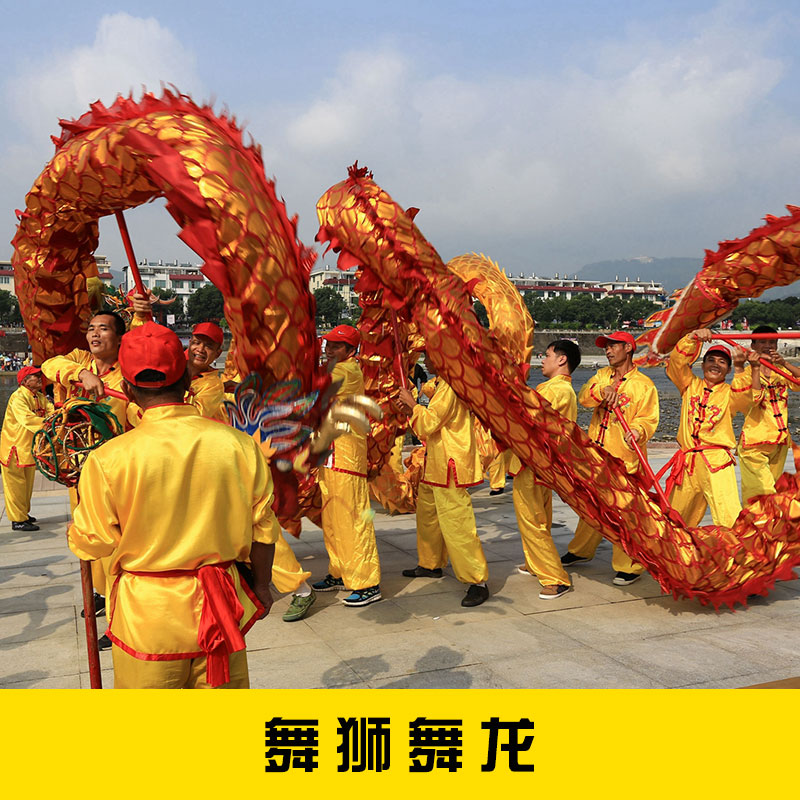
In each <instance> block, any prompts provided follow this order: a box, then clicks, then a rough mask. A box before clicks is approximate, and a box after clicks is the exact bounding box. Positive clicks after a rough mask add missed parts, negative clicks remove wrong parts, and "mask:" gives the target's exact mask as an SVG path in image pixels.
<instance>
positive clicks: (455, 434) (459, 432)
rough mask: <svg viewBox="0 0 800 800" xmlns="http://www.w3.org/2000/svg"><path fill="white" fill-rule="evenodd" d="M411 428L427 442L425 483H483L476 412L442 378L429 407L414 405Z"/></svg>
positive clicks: (431, 484) (423, 480)
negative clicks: (473, 415) (476, 429)
mask: <svg viewBox="0 0 800 800" xmlns="http://www.w3.org/2000/svg"><path fill="white" fill-rule="evenodd" d="M426 387H427V384H426ZM426 394H427V392H426ZM411 429H412V430H413V431H414V433H415V434H416V435H417V437H418V438H419V439H421V440H422V441H423V442H425V467H424V471H423V473H422V482H423V483H427V484H429V485H430V486H451V485H455V486H462V487H463V486H477V485H478V484H479V483H483V469H482V468H481V459H480V456H479V455H478V447H477V442H476V440H475V422H474V420H473V417H472V414H471V413H470V410H469V408H468V407H467V406H466V405H464V403H462V402H461V400H459V399H458V397H457V396H456V393H455V392H454V391H453V390H452V388H451V387H450V386H449V385H448V384H447V383H445V382H444V380H443V379H442V378H438V377H437V378H436V379H435V385H434V391H433V396H432V397H431V401H430V403H429V404H428V405H427V407H426V406H421V405H416V406H414V412H413V414H412V415H411Z"/></svg>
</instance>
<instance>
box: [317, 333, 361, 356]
mask: <svg viewBox="0 0 800 800" xmlns="http://www.w3.org/2000/svg"><path fill="white" fill-rule="evenodd" d="M323 338H324V339H325V358H327V359H328V361H334V362H336V363H338V362H340V361H344V360H345V359H346V358H350V356H352V355H353V354H354V353H355V352H356V348H357V347H358V343H359V342H360V341H361V336H360V334H359V333H358V331H357V330H356V329H355V328H354V327H353V326H352V325H337V326H336V327H335V328H334V329H333V330H332V331H331V332H330V333H326V334H325V336H324V337H323Z"/></svg>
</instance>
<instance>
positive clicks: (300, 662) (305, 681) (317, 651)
mask: <svg viewBox="0 0 800 800" xmlns="http://www.w3.org/2000/svg"><path fill="white" fill-rule="evenodd" d="M247 662H248V665H249V669H250V685H251V687H252V688H254V689H257V688H262V689H301V688H302V689H335V688H338V687H339V686H345V685H347V684H352V683H361V682H362V681H361V678H360V677H359V676H358V674H357V673H356V672H355V671H354V670H353V669H352V668H351V667H349V666H348V665H347V664H346V663H345V662H344V660H343V659H342V658H341V657H340V656H339V655H337V653H335V652H334V651H333V650H332V649H331V647H330V646H329V645H328V644H326V643H325V642H321V641H316V642H313V643H311V644H301V645H293V646H290V647H278V648H275V649H272V650H259V651H256V652H254V653H252V654H248V657H247Z"/></svg>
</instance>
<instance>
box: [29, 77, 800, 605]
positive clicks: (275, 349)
mask: <svg viewBox="0 0 800 800" xmlns="http://www.w3.org/2000/svg"><path fill="white" fill-rule="evenodd" d="M61 126H62V133H61V136H60V137H58V138H57V139H54V141H55V144H56V153H55V155H54V157H53V158H52V159H51V161H50V162H49V163H48V164H47V165H46V167H45V169H44V170H43V171H42V173H41V174H40V176H39V177H38V178H37V180H36V182H35V183H34V186H33V188H32V189H31V191H30V192H29V194H28V196H27V199H26V207H25V209H24V210H23V211H21V212H19V228H18V231H17V234H16V236H15V238H14V246H15V252H14V257H13V260H14V269H15V278H16V283H17V287H18V288H17V291H18V294H19V296H20V307H21V311H22V315H23V318H24V320H25V325H26V328H27V331H28V336H29V338H30V341H31V345H32V347H33V354H34V360H35V362H36V363H40V362H41V360H42V359H44V358H46V357H49V356H51V355H54V354H56V353H63V352H66V351H68V350H70V349H72V348H73V347H75V346H79V345H80V344H82V330H83V328H84V326H85V324H86V321H87V319H88V316H89V313H90V311H89V299H88V293H87V281H88V278H89V277H90V276H91V275H92V270H93V265H94V258H93V254H94V251H95V248H96V247H97V243H98V227H97V220H98V218H99V217H101V216H104V215H107V214H111V213H114V212H116V211H120V210H124V209H127V208H131V207H134V206H137V205H140V204H142V203H145V202H148V201H150V200H152V199H154V198H156V197H165V198H166V200H167V208H168V210H169V211H170V213H171V214H172V216H173V217H174V218H175V219H176V221H177V222H178V224H179V225H180V227H181V233H180V238H181V239H182V240H183V241H184V242H186V243H187V244H188V245H189V246H190V247H191V248H192V249H193V250H194V251H195V252H196V253H197V254H198V255H199V256H200V257H201V258H202V259H203V261H204V264H203V268H202V269H203V272H204V273H205V274H206V275H207V276H208V278H209V279H210V280H211V281H212V282H213V283H214V284H215V285H216V286H217V287H219V289H220V290H221V291H222V294H223V296H224V298H225V317H226V319H227V321H228V324H229V326H230V328H231V330H232V332H233V336H234V341H235V344H236V349H235V356H234V357H235V360H236V365H235V366H236V369H237V371H238V372H239V373H240V374H242V375H247V374H250V373H255V374H257V375H259V376H260V377H261V379H262V380H263V381H264V385H269V384H271V383H276V382H280V381H286V380H295V381H297V382H298V386H299V389H300V391H302V392H303V393H312V392H316V393H317V394H318V396H319V398H320V400H319V402H317V403H315V404H314V406H313V407H312V408H311V410H310V411H309V412H308V415H307V418H306V419H305V420H304V422H306V423H307V424H308V425H310V426H311V427H315V426H316V425H317V424H318V423H319V421H320V419H321V417H322V415H323V413H324V411H325V407H324V397H325V394H326V393H325V389H326V388H327V386H328V377H327V375H326V373H325V371H324V370H323V369H322V368H321V367H320V366H319V361H318V354H319V344H318V341H317V337H316V332H315V325H314V302H313V298H312V296H311V294H310V292H309V289H308V275H309V271H310V268H311V264H312V262H313V257H312V254H311V252H310V251H308V250H307V249H306V248H304V247H303V246H302V245H301V244H300V243H299V241H298V239H297V235H296V224H295V220H290V219H289V217H288V215H287V214H286V210H285V208H284V205H283V203H282V202H281V201H280V200H279V199H278V197H277V194H276V192H275V187H274V184H273V183H272V182H271V181H269V180H267V179H266V177H265V174H264V168H263V164H262V161H261V157H260V152H259V149H258V148H257V146H255V145H254V144H250V145H245V144H244V142H243V141H242V134H241V131H240V130H239V129H238V128H237V126H236V125H235V122H234V121H233V120H232V119H229V118H227V117H225V116H221V117H220V116H217V115H215V114H214V113H213V112H212V110H211V109H210V108H209V107H202V106H198V105H196V104H195V103H193V102H192V101H191V100H190V99H189V98H188V97H185V96H183V95H180V94H177V93H174V92H169V91H165V92H164V93H163V95H162V96H161V97H155V96H154V95H150V94H147V95H145V96H144V97H143V98H142V99H141V100H140V101H138V102H136V101H134V100H133V99H131V98H122V97H120V98H118V99H117V101H116V102H115V103H114V104H113V105H112V106H110V107H108V108H106V107H104V106H103V105H101V104H100V103H95V104H94V105H92V106H91V109H90V111H89V112H88V113H87V114H85V115H84V116H82V117H81V118H80V119H77V120H73V121H69V122H62V124H61ZM790 211H791V215H790V217H788V218H782V219H780V220H770V221H769V222H768V225H767V226H766V228H765V229H761V230H760V231H757V232H754V233H753V234H752V235H751V236H750V237H748V238H747V239H745V240H743V241H742V242H736V243H728V245H727V246H723V248H721V250H720V252H719V253H718V254H716V258H715V257H713V256H710V257H709V260H707V266H706V267H705V269H704V272H701V276H703V275H704V273H705V277H703V278H702V279H700V276H698V281H697V283H696V285H695V287H694V288H693V289H691V290H690V289H687V290H686V292H684V295H683V298H682V300H681V302H680V303H679V304H678V307H676V313H675V314H674V316H673V318H671V319H670V321H668V322H667V323H665V324H664V326H663V327H662V328H661V329H660V330H659V333H658V337H657V339H656V341H655V342H654V346H655V347H656V348H658V349H659V350H662V351H664V350H668V349H669V348H670V347H671V346H672V345H674V342H675V341H677V339H678V338H679V336H680V335H682V334H683V333H685V332H687V331H688V330H691V329H693V328H695V327H698V326H699V325H700V324H708V323H709V322H711V321H713V320H714V319H716V318H718V317H719V316H722V315H723V314H724V313H726V311H727V310H729V309H730V307H731V304H735V302H736V299H737V298H738V297H741V296H743V294H744V293H746V294H747V295H748V296H753V295H755V294H756V293H757V290H758V289H760V290H761V291H763V289H764V288H767V286H768V285H773V284H775V283H787V282H789V281H790V280H794V279H795V278H796V277H797V274H798V272H800V260H798V254H799V253H800V249H799V248H800V212H798V210H796V209H791V210H790ZM317 212H318V216H319V221H320V232H319V234H318V239H319V240H320V241H325V242H328V243H329V245H330V246H331V247H333V248H334V250H336V251H337V252H339V254H340V255H339V265H340V266H341V267H343V268H352V267H354V266H357V267H358V268H359V270H360V274H359V279H358V288H359V291H360V293H361V297H362V298H374V310H373V311H372V312H370V311H368V309H365V310H366V311H367V319H370V320H371V321H370V322H369V325H367V324H364V325H362V332H363V335H364V338H365V341H367V343H368V345H371V344H374V345H375V346H376V347H377V348H378V349H379V350H381V353H380V357H379V358H378V359H377V361H380V362H381V363H380V364H377V362H376V365H377V368H378V373H380V370H385V369H386V368H387V364H388V363H389V362H391V361H394V360H395V359H396V356H397V352H396V350H397V348H396V345H392V344H391V342H390V341H389V336H388V334H389V327H388V326H387V324H386V320H387V319H388V317H387V313H388V315H389V316H394V317H396V318H397V320H398V325H397V327H398V328H400V330H401V332H402V335H403V336H405V335H406V334H407V333H408V332H410V331H412V330H414V331H415V332H416V333H418V334H419V335H421V336H422V338H423V339H424V341H425V345H426V349H427V352H428V354H429V358H430V359H431V361H432V363H433V364H434V366H435V367H436V369H437V371H438V372H439V373H440V374H441V375H442V376H443V377H444V378H445V379H446V380H447V382H448V383H449V384H450V385H451V386H452V387H453V389H454V390H455V392H456V393H457V394H458V396H459V397H460V398H461V399H462V400H464V401H465V402H466V403H467V404H468V405H469V406H470V408H471V409H472V411H473V412H474V413H475V415H476V416H477V417H478V418H479V419H480V420H481V422H482V423H483V424H484V425H485V426H486V427H487V428H488V429H489V430H491V432H492V435H493V437H494V439H495V440H496V441H497V442H499V443H500V445H501V446H502V447H504V448H509V449H511V450H512V451H513V452H514V453H515V454H516V455H517V456H518V457H519V458H520V460H521V461H522V462H523V463H524V464H527V465H529V466H531V467H533V468H534V469H535V470H536V473H537V476H538V477H539V479H540V480H542V482H544V483H545V484H546V485H547V486H549V487H551V488H552V489H554V490H555V491H557V492H558V493H559V495H560V496H561V497H562V498H563V499H564V500H565V501H566V502H567V503H569V505H570V506H571V507H572V508H573V509H574V510H575V511H576V512H577V513H579V514H580V515H581V516H582V517H584V518H585V519H586V520H588V521H590V522H591V523H592V524H593V525H594V526H596V527H597V528H598V529H599V530H600V531H602V533H603V535H604V536H605V537H606V538H607V539H609V540H610V541H612V542H615V543H619V544H620V545H621V546H622V547H623V549H624V550H625V551H626V552H627V553H628V554H629V555H630V556H631V557H632V558H634V559H635V560H636V561H638V562H640V563H643V564H644V565H645V566H646V567H647V569H648V570H649V572H650V573H651V574H652V575H653V577H654V578H655V579H656V580H658V581H659V583H660V584H661V587H662V588H663V589H664V590H665V591H667V592H671V593H673V594H674V595H675V596H684V597H689V598H692V597H694V598H697V599H699V600H700V601H701V602H703V603H711V604H713V605H714V606H715V607H719V606H721V605H723V604H728V605H733V604H734V603H735V602H737V601H738V602H742V603H744V602H745V601H746V598H747V596H748V595H752V594H759V593H766V592H767V591H768V590H769V589H770V588H771V587H772V585H773V584H774V582H775V581H776V580H781V579H789V578H791V577H792V576H793V573H792V568H793V566H795V565H797V564H798V563H800V482H799V481H798V478H797V476H796V475H790V474H786V475H784V476H782V478H781V479H780V481H779V482H778V491H777V493H776V494H774V495H769V496H766V497H760V498H756V499H755V500H754V501H753V502H751V503H750V504H749V505H748V506H747V507H746V508H745V509H744V510H743V511H742V513H741V514H740V515H739V518H738V519H737V521H736V523H735V525H734V526H733V527H732V528H730V529H726V528H720V527H717V526H706V527H700V528H692V529H690V528H686V527H685V526H684V525H682V524H681V523H680V521H679V520H676V519H675V518H674V517H673V515H671V514H670V513H669V512H668V511H665V510H663V509H662V508H661V507H660V506H659V504H658V503H657V502H656V500H655V499H654V497H653V496H652V495H651V494H650V492H649V491H648V486H647V484H646V481H645V479H644V478H640V477H639V476H638V475H629V474H628V473H627V472H626V470H625V467H624V465H623V464H622V462H618V461H616V460H615V459H613V458H610V457H609V456H608V454H607V453H605V452H604V451H602V450H601V449H599V448H598V447H597V446H596V445H594V444H593V443H592V442H591V441H590V440H589V438H588V437H587V436H586V434H584V432H583V431H582V430H581V429H580V428H579V427H578V426H577V425H576V424H574V423H572V422H570V421H568V420H566V419H564V418H563V417H562V416H560V415H559V414H557V413H556V412H555V411H553V409H552V408H551V407H550V405H549V404H548V403H547V401H546V400H544V399H543V398H542V397H541V396H540V395H538V394H537V393H536V392H535V391H533V390H532V389H530V388H529V387H528V386H527V385H526V382H525V377H524V375H523V374H522V371H521V370H520V360H519V358H518V357H516V356H514V355H512V354H511V353H510V352H509V349H508V347H507V346H506V345H505V344H504V343H503V342H502V340H501V339H500V337H499V336H498V335H497V333H496V332H494V333H493V332H489V331H487V330H485V329H484V328H482V327H481V325H480V324H479V322H478V320H477V317H476V316H475V313H474V311H473V307H472V296H471V287H470V285H469V281H467V282H465V281H464V280H462V278H460V277H459V276H458V275H457V274H456V273H455V272H454V271H453V270H452V269H450V268H448V265H446V264H445V263H444V262H442V260H441V259H440V257H439V255H438V254H437V252H436V251H435V250H434V248H433V247H432V246H431V245H430V243H429V242H428V241H427V240H426V239H425V238H424V236H423V235H422V234H421V233H420V231H419V230H418V228H417V227H416V225H415V224H414V219H413V217H414V210H409V211H405V210H404V209H402V208H401V207H400V206H399V205H398V204H397V203H395V202H394V201H393V200H392V198H391V197H390V196H389V195H388V194H387V193H386V192H385V191H384V190H383V189H381V188H380V187H379V186H378V185H377V184H376V183H375V182H374V181H373V180H372V176H371V175H370V174H369V173H367V171H366V170H363V169H362V170H358V169H352V170H351V171H350V174H349V176H348V177H347V179H346V180H344V181H343V182H342V183H339V184H337V185H336V186H334V187H332V188H331V189H329V190H328V191H327V192H325V194H324V195H323V196H322V198H321V199H320V200H319V203H318V206H317ZM715 275H722V277H723V279H722V281H721V282H715V281H714V276H715ZM731 275H738V276H740V280H739V285H738V288H733V289H731V287H730V276H731ZM742 277H743V278H744V279H741V278H742ZM472 288H474V287H472ZM737 292H738V293H737ZM690 304H691V305H690ZM365 305H367V307H368V306H369V303H365ZM370 315H372V316H371V317H370ZM392 324H394V323H392ZM378 329H380V330H378ZM370 330H371V331H373V332H375V341H374V342H370V340H369V332H370ZM366 349H367V350H368V351H369V346H368V347H367V348H366ZM400 349H402V350H407V349H408V339H407V338H406V340H405V341H401V346H400ZM402 355H407V353H406V352H404V353H403V354H402ZM407 366H408V364H407V363H404V364H403V366H402V368H403V369H406V368H407ZM367 371H368V370H367ZM378 380H379V381H380V380H381V376H380V374H379V375H378ZM386 380H387V381H389V378H388V377H387V378H386ZM387 390H388V391H389V392H390V391H391V390H390V389H389V387H388V384H387ZM396 430H397V428H396V427H394V426H393V424H392V420H391V419H389V420H388V421H387V424H386V426H385V431H386V433H385V434H383V435H382V436H379V437H374V438H375V444H374V447H376V448H377V449H378V451H379V453H380V457H374V458H373V459H372V464H373V465H374V467H375V468H378V467H379V466H380V460H381V458H384V457H385V456H386V455H388V452H389V449H387V444H388V443H389V441H390V439H393V438H394V433H395V432H396ZM373 433H374V431H373ZM378 440H380V441H378ZM281 490H282V491H281ZM297 494H298V493H297V489H296V484H292V483H291V482H290V481H288V480H285V481H284V483H283V484H282V485H280V486H279V491H278V495H279V496H283V499H284V503H286V506H287V508H286V509H285V511H286V513H287V514H289V515H290V516H291V515H295V516H296V515H297V513H298V509H297V507H296V506H295V507H294V508H292V503H290V502H286V499H287V498H288V497H290V496H291V497H293V498H296V497H297ZM300 510H301V511H302V508H301V509H300Z"/></svg>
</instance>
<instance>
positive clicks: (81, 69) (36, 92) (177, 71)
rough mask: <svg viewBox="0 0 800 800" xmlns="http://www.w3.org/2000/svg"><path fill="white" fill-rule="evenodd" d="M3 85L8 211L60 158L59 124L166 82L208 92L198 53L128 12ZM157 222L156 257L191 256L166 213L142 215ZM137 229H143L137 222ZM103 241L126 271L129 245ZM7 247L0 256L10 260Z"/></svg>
mask: <svg viewBox="0 0 800 800" xmlns="http://www.w3.org/2000/svg"><path fill="white" fill-rule="evenodd" d="M16 67H17V69H16V71H15V72H14V73H12V74H11V75H9V77H8V78H7V79H6V80H5V82H4V84H3V86H2V93H3V95H4V97H5V103H4V104H3V105H4V110H5V113H6V115H7V116H8V117H9V118H10V119H8V120H7V121H5V123H4V125H2V126H0V174H2V175H3V185H2V187H0V193H2V196H1V197H0V202H1V203H2V206H3V207H4V208H6V209H13V208H19V207H21V206H23V205H24V198H25V193H26V192H27V191H28V189H29V188H30V187H31V185H32V184H33V181H34V179H35V178H36V176H37V174H38V173H39V171H40V170H41V169H42V168H43V167H44V164H45V163H46V162H47V160H48V159H49V158H50V157H51V156H52V154H53V146H52V144H51V142H50V135H51V134H57V133H59V130H60V129H59V125H58V120H59V118H66V119H70V118H72V117H77V116H80V115H81V114H83V113H84V112H85V111H87V110H88V108H89V104H90V103H92V102H94V101H95V100H98V99H99V100H101V101H102V102H103V103H105V104H106V105H110V104H111V103H112V102H113V101H114V99H115V98H116V96H117V94H120V93H122V94H127V93H128V92H129V91H133V94H134V97H138V96H140V95H141V92H142V88H143V87H146V88H147V89H148V90H149V91H153V92H154V93H156V94H157V93H159V92H160V90H161V84H162V82H163V83H164V84H174V85H175V86H177V87H178V88H179V89H180V90H181V91H183V92H186V93H190V92H194V96H195V97H197V98H198V99H202V98H203V96H204V90H203V86H202V83H201V81H200V79H199V78H198V76H197V71H196V58H195V55H194V53H193V52H192V51H191V50H190V49H188V48H187V47H185V46H184V45H183V44H182V43H181V42H180V40H179V39H178V38H177V37H176V36H175V35H174V34H173V33H172V32H171V31H170V30H168V29H167V28H165V27H163V26H162V25H161V24H160V23H159V22H158V21H157V20H155V19H152V18H150V19H141V18H138V17H133V16H131V15H130V14H126V13H117V14H109V15H106V16H104V17H102V18H101V19H100V21H99V23H98V26H97V32H96V35H95V39H94V42H92V44H90V45H85V46H79V47H74V48H72V49H68V50H64V51H62V52H61V53H57V54H52V55H48V56H47V57H45V58H42V57H40V56H39V54H37V57H36V59H35V60H31V61H30V62H29V63H27V64H19V63H18V64H17V65H16ZM142 213H143V216H144V217H147V218H148V219H149V220H153V221H154V224H153V225H152V226H150V227H148V228H147V241H146V242H145V243H144V244H142V247H144V246H145V244H147V243H151V247H152V248H153V249H152V251H151V252H152V254H153V255H156V251H161V249H162V248H163V252H164V253H166V254H168V257H172V256H173V254H175V255H178V253H180V257H185V255H186V253H187V249H186V247H185V246H184V245H183V244H181V243H180V242H177V241H176V240H175V226H174V224H173V223H172V221H171V219H167V214H166V212H162V216H163V221H161V222H160V223H159V222H158V221H157V220H156V219H154V214H153V212H152V211H146V212H142ZM1 219H2V221H0V241H6V242H7V241H9V240H10V239H11V237H12V235H13V233H14V220H13V217H12V216H11V214H10V213H8V212H7V213H5V214H3V215H2V218H1ZM134 224H135V223H134ZM108 239H109V241H108V243H106V242H105V241H104V240H101V244H100V252H105V253H107V254H108V255H109V256H110V257H111V259H112V263H113V264H114V265H115V266H116V267H117V268H119V267H121V262H122V258H123V252H122V247H121V245H120V243H119V241H118V237H117V238H113V237H108ZM4 249H5V248H0V258H5V257H7V256H6V255H5V254H4V252H3V250H4Z"/></svg>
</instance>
